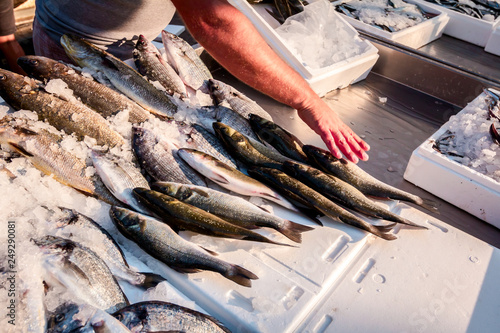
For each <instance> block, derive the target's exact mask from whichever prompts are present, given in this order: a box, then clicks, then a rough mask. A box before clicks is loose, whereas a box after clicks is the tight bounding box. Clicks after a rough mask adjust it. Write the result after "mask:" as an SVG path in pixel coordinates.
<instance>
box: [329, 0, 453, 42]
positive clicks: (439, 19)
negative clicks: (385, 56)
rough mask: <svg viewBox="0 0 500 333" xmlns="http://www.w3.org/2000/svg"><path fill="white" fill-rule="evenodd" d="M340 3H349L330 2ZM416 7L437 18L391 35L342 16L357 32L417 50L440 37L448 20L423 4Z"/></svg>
mask: <svg viewBox="0 0 500 333" xmlns="http://www.w3.org/2000/svg"><path fill="white" fill-rule="evenodd" d="M405 2H407V3H411V4H415V1H413V0H405ZM341 3H349V2H348V1H344V0H339V1H335V2H332V5H339V4H341ZM418 6H419V7H420V8H421V9H423V10H424V11H426V12H428V13H431V14H435V15H437V16H435V17H432V18H430V19H428V20H425V21H423V22H421V23H419V24H417V25H414V26H412V27H408V28H406V29H402V30H399V31H396V32H392V33H391V32H388V31H384V30H382V29H378V28H376V27H374V26H372V25H370V24H366V23H364V22H362V21H360V20H357V19H354V18H352V17H348V16H346V15H344V17H345V19H346V21H347V22H349V24H351V25H352V26H353V27H355V28H357V29H359V30H362V31H365V32H369V33H371V34H373V35H375V36H379V37H382V38H384V39H387V40H390V41H393V42H397V43H399V44H402V45H406V46H408V47H412V48H415V49H418V48H419V47H421V46H424V45H425V44H427V43H430V42H432V41H433V40H436V39H437V38H439V37H441V35H442V34H443V31H444V29H445V27H446V24H447V23H448V20H449V19H450V18H449V17H448V15H447V14H446V13H444V12H443V11H441V10H439V9H437V8H434V7H430V6H428V5H426V4H425V3H418Z"/></svg>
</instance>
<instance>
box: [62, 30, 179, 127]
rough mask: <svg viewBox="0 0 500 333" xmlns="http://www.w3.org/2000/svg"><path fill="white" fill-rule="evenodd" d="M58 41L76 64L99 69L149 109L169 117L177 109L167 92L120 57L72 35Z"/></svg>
mask: <svg viewBox="0 0 500 333" xmlns="http://www.w3.org/2000/svg"><path fill="white" fill-rule="evenodd" d="M61 45H62V46H63V47H64V50H65V51H66V53H67V54H68V56H69V57H70V58H71V59H72V60H73V61H74V62H76V63H77V64H78V65H79V66H81V67H88V68H91V69H93V70H95V71H98V72H101V73H103V74H104V75H105V76H106V78H107V79H108V80H109V81H111V83H112V84H113V86H115V88H116V89H118V90H119V91H121V92H122V93H123V94H125V95H126V96H128V97H129V98H130V99H132V100H134V101H135V102H137V103H138V104H139V105H140V106H142V107H143V108H145V109H146V110H148V111H150V112H151V113H154V114H159V115H160V116H166V117H172V116H173V115H174V114H175V113H176V112H177V105H176V104H175V103H174V102H173V101H172V100H171V97H170V96H168V95H166V94H164V93H163V92H162V91H160V90H158V89H156V87H155V86H154V85H153V84H151V83H150V82H149V81H148V80H146V79H145V78H144V77H143V76H142V75H141V74H139V73H138V72H137V71H135V70H134V69H133V68H132V67H130V66H128V65H127V64H126V63H124V62H123V61H121V60H120V59H118V58H116V57H114V56H113V55H111V54H109V53H107V52H105V51H103V50H101V49H99V48H98V47H96V46H94V45H92V44H91V43H89V42H87V41H85V40H83V39H81V38H78V37H75V36H69V35H63V36H62V37H61Z"/></svg>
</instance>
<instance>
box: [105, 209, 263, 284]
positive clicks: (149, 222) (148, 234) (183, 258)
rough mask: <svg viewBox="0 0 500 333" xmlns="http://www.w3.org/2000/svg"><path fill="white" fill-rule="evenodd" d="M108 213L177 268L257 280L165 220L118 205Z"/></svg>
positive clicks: (235, 279) (145, 246) (127, 234)
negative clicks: (198, 244) (218, 257)
mask: <svg viewBox="0 0 500 333" xmlns="http://www.w3.org/2000/svg"><path fill="white" fill-rule="evenodd" d="M109 214H110V216H111V219H112V221H113V222H114V223H115V225H116V227H117V228H118V230H120V232H121V233H122V234H123V235H124V236H125V237H127V238H129V239H131V240H132V241H134V242H135V243H137V245H139V247H141V248H142V249H143V250H144V251H146V252H147V253H149V254H150V255H151V256H153V257H154V258H156V259H158V260H160V261H161V262H163V263H165V264H166V265H167V266H169V267H171V268H172V269H175V270H176V271H179V272H182V273H195V272H198V271H200V270H209V271H213V272H217V273H219V274H221V275H222V276H224V277H226V278H227V279H229V280H231V281H233V282H235V283H237V284H239V285H242V286H245V287H250V286H251V285H252V281H251V280H256V279H258V277H257V276H256V275H255V274H253V273H252V272H250V271H248V270H246V269H244V268H242V267H240V266H237V265H233V264H230V263H227V262H225V261H223V260H220V259H217V258H216V257H215V256H214V255H213V253H212V254H210V253H209V252H207V251H206V250H204V249H202V248H201V247H199V246H197V245H195V244H193V243H191V242H189V241H187V240H185V239H184V238H182V237H181V236H179V235H177V234H176V233H175V232H174V231H173V230H172V228H170V227H169V226H168V225H167V224H166V223H163V222H160V221H158V220H156V219H154V218H152V217H149V216H146V215H142V214H139V213H137V212H134V211H131V210H128V209H125V208H119V207H115V206H113V207H111V209H110V212H109Z"/></svg>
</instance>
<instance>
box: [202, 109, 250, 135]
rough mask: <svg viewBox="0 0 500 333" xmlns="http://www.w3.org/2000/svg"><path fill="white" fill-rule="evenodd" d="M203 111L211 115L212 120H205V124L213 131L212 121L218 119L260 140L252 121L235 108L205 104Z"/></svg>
mask: <svg viewBox="0 0 500 333" xmlns="http://www.w3.org/2000/svg"><path fill="white" fill-rule="evenodd" d="M200 110H201V112H205V113H206V114H207V115H210V116H211V122H210V123H208V121H207V122H203V125H204V126H205V127H206V128H207V130H209V131H211V132H212V133H214V132H213V128H212V122H214V121H218V122H221V123H223V124H226V125H228V126H230V127H232V128H234V129H235V130H237V131H238V132H240V133H241V134H244V135H245V136H247V137H250V138H253V139H255V140H257V141H258V140H259V138H258V137H257V135H255V133H254V131H253V129H252V127H251V126H250V123H249V122H248V119H246V118H244V117H243V116H242V115H240V114H239V113H238V112H236V111H234V110H233V109H230V108H227V107H225V106H222V105H211V106H204V107H203V108H201V109H200Z"/></svg>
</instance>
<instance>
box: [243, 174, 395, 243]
mask: <svg viewBox="0 0 500 333" xmlns="http://www.w3.org/2000/svg"><path fill="white" fill-rule="evenodd" d="M248 172H249V174H250V175H252V176H255V177H256V178H258V179H261V180H262V181H263V182H265V183H266V184H269V185H270V186H273V187H274V188H276V189H277V190H279V189H281V188H285V189H287V190H289V191H290V192H292V193H294V194H296V195H297V196H299V197H301V198H303V199H304V200H306V201H307V202H309V203H310V204H312V205H313V206H314V207H316V208H317V209H318V210H319V211H321V212H322V213H323V214H325V215H326V216H328V217H330V218H331V219H333V220H335V221H338V222H343V223H346V224H349V225H352V226H354V227H356V228H359V229H362V230H365V231H368V232H370V233H372V234H374V235H375V236H378V237H380V238H383V239H385V240H393V239H396V236H395V235H393V234H390V233H385V232H384V231H385V230H386V229H387V227H385V226H380V227H379V226H374V225H372V224H370V223H368V222H366V221H364V220H362V219H360V218H359V217H357V216H356V215H354V214H352V213H350V212H348V211H347V210H345V209H344V208H342V207H340V206H338V205H337V204H335V203H333V202H332V201H330V200H329V199H327V198H325V197H324V196H323V195H321V194H320V193H318V192H317V191H315V190H313V189H311V188H310V187H308V186H306V185H304V184H303V183H301V182H300V181H298V180H296V179H294V178H292V177H290V176H288V175H287V174H286V173H284V172H282V171H280V170H277V169H270V168H262V167H252V168H250V169H249V170H248Z"/></svg>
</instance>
